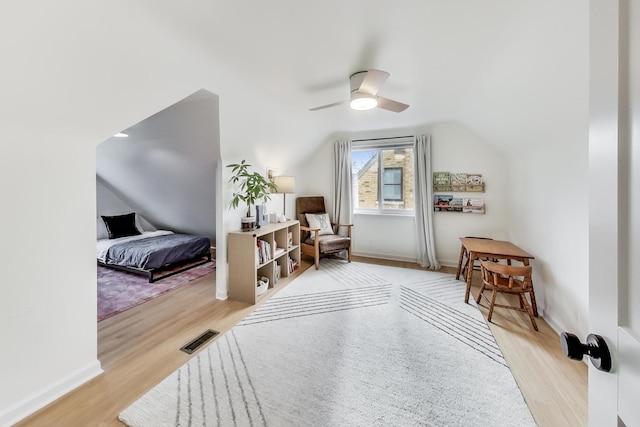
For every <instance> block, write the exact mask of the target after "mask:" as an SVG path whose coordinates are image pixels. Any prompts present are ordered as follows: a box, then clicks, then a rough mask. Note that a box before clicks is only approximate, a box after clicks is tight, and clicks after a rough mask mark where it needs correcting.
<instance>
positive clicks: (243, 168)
mask: <svg viewBox="0 0 640 427" xmlns="http://www.w3.org/2000/svg"><path fill="white" fill-rule="evenodd" d="M227 167H228V168H231V173H232V174H233V176H232V177H231V178H230V179H229V182H230V183H232V184H235V185H236V187H237V191H236V192H234V193H233V196H232V197H231V202H230V203H229V209H231V208H237V207H238V205H239V204H240V202H244V203H246V205H247V216H246V217H244V218H242V219H241V222H242V231H251V230H255V228H256V217H255V216H251V206H253V205H255V204H256V202H258V201H262V203H265V202H266V201H267V200H271V197H270V196H269V192H270V191H274V192H275V191H277V190H278V186H277V185H275V184H274V183H273V182H271V181H269V180H268V179H266V178H265V177H263V176H262V175H260V174H259V173H258V172H249V168H250V167H251V165H250V164H248V163H247V162H246V161H245V160H243V161H241V162H240V163H232V164H230V165H227Z"/></svg>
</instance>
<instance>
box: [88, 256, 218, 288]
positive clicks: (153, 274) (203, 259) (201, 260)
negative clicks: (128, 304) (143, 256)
mask: <svg viewBox="0 0 640 427" xmlns="http://www.w3.org/2000/svg"><path fill="white" fill-rule="evenodd" d="M208 262H211V251H209V252H207V253H206V254H202V255H198V256H196V257H194V258H191V259H187V260H183V261H178V262H174V263H172V264H165V265H163V266H162V267H160V268H151V269H148V270H145V269H143V268H136V267H127V266H124V265H115V264H105V263H104V262H102V261H100V260H98V265H101V266H102V267H107V268H112V269H114V270H121V271H126V272H127V273H134V274H140V275H142V276H146V277H147V278H148V279H149V283H153V282H157V281H158V280H162V279H166V278H167V277H170V276H173V275H174V274H178V273H182V272H183V271H187V270H190V269H192V268H194V267H198V266H200V265H203V264H206V263H208ZM179 266H183V267H182V268H178V269H177V270H173V268H174V267H179ZM167 270H171V271H169V272H168V273H167V274H162V273H163V272H166V271H167ZM158 274H162V275H161V276H160V277H157V275H158Z"/></svg>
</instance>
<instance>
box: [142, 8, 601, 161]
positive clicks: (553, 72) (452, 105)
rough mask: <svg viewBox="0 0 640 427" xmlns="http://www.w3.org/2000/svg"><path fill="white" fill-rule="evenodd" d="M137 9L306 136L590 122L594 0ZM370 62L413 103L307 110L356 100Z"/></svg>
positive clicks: (514, 132)
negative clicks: (352, 91)
mask: <svg viewBox="0 0 640 427" xmlns="http://www.w3.org/2000/svg"><path fill="white" fill-rule="evenodd" d="M205 3H206V4H205ZM138 7H141V8H145V9H146V10H145V13H147V14H149V15H150V16H152V19H156V20H159V21H160V22H161V23H162V25H163V26H164V27H165V28H166V30H167V31H171V32H173V33H175V34H178V35H179V36H180V37H182V38H183V39H187V40H189V43H190V44H192V45H193V46H195V47H196V48H197V49H199V50H202V51H203V52H205V53H206V55H209V56H210V57H211V58H212V59H215V61H217V62H219V63H222V64H224V66H225V67H227V68H228V71H229V72H231V73H233V75H235V76H237V77H238V79H240V80H241V81H242V82H244V83H243V84H245V85H246V87H247V88H249V89H250V90H251V91H255V92H256V93H259V94H260V95H261V96H264V97H267V98H268V99H271V100H273V106H274V108H286V109H287V110H288V114H291V115H292V119H293V121H302V122H304V123H305V128H306V131H307V132H308V133H309V134H314V135H328V134H330V133H332V132H335V131H351V130H370V129H385V128H398V127H411V126H420V125H425V124H429V123H434V122H440V121H456V122H460V123H462V124H464V125H465V126H467V127H469V128H470V129H471V130H472V131H474V132H475V133H477V134H478V135H480V136H481V137H482V138H483V139H485V140H487V142H489V143H491V144H495V145H496V146H498V147H499V148H501V149H504V150H509V149H512V148H514V147H523V146H530V145H532V144H535V145H536V146H540V145H543V146H544V144H545V141H552V142H549V143H550V144H557V141H558V139H562V138H563V137H569V136H570V135H576V131H575V130H576V128H577V127H581V126H584V125H585V124H586V117H587V113H588V110H587V106H588V104H587V102H588V93H587V88H588V75H587V70H588V13H587V12H588V3H586V2H583V1H581V0H571V1H562V2H558V1H556V0H541V1H535V2H534V1H525V0H483V1H477V0H451V1H442V0H406V1H400V2H392V1H385V0H358V1H344V0H327V1H322V2H301V1H296V0H272V1H270V2H260V1H247V0H244V1H234V2H224V1H211V2H201V1H196V0H190V1H186V2H179V3H176V2H163V3H155V2H154V3H153V5H151V6H142V5H139V6H138ZM367 68H378V69H381V70H385V71H388V72H389V73H390V74H391V76H390V78H389V79H388V80H387V82H386V83H385V84H384V86H383V87H382V88H381V90H380V92H379V93H380V95H382V96H385V97H388V98H392V99H395V100H398V101H401V102H404V103H407V104H409V105H410V107H409V109H407V110H406V111H404V112H402V113H393V112H389V111H384V110H378V109H376V110H372V111H365V112H356V111H352V110H350V109H349V107H348V106H347V105H343V106H339V107H335V108H331V109H327V110H321V111H316V112H310V111H308V110H309V108H311V107H315V106H319V105H324V104H328V103H332V102H336V101H340V100H344V99H347V98H348V96H349V75H350V74H351V73H353V72H355V71H358V70H363V69H367ZM223 104H224V99H222V98H221V105H223ZM222 126H223V128H224V123H223V124H222ZM585 132H586V131H585ZM320 142H321V141H320V140H319V141H318V143H320Z"/></svg>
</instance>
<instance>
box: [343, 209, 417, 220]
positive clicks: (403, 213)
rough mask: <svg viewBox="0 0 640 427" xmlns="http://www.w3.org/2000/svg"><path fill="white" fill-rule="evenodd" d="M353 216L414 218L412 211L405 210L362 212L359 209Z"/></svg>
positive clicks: (362, 210) (371, 210)
mask: <svg viewBox="0 0 640 427" xmlns="http://www.w3.org/2000/svg"><path fill="white" fill-rule="evenodd" d="M353 215H354V216H359V215H362V216H393V217H398V216H399V217H410V218H414V217H415V216H416V215H415V212H414V211H413V210H405V209H397V210H394V209H387V210H378V209H370V210H364V209H360V210H357V211H355V212H354V213H353Z"/></svg>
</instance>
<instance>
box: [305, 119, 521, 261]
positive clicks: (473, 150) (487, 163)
mask: <svg viewBox="0 0 640 427" xmlns="http://www.w3.org/2000/svg"><path fill="white" fill-rule="evenodd" d="M413 134H430V135H431V142H432V148H431V150H432V153H431V154H432V165H433V170H434V171H449V172H469V173H481V174H482V175H483V178H484V179H485V182H486V183H487V185H486V192H485V193H455V194H456V195H457V196H459V197H464V196H468V197H478V198H483V199H485V203H486V209H487V213H486V214H485V215H475V214H463V213H454V212H435V213H434V234H435V242H436V253H437V257H438V259H439V260H440V262H441V263H443V264H444V265H449V266H455V265H457V262H458V255H459V253H460V241H459V240H458V238H459V237H462V236H469V235H473V236H487V237H494V238H505V237H506V236H507V234H508V212H509V209H508V206H507V188H508V179H507V170H506V168H505V161H504V158H503V157H502V155H501V154H500V152H498V151H497V150H496V149H495V148H493V147H492V146H491V145H489V144H488V143H486V142H485V141H483V140H482V139H480V138H479V137H478V136H477V135H475V134H473V133H472V132H471V131H470V130H469V129H467V128H466V127H465V126H463V125H462V124H460V123H456V122H444V123H434V124H428V125H424V126H421V127H419V128H416V129H406V128H405V129H387V130H379V131H375V132H352V133H339V134H335V135H332V136H331V137H330V138H329V139H328V140H327V141H326V143H325V144H324V145H323V146H322V147H321V148H320V149H319V150H318V151H317V152H316V153H314V155H313V156H312V157H311V158H308V159H306V160H305V161H304V162H303V165H304V167H303V168H300V169H299V170H298V171H297V177H296V178H297V182H298V183H299V185H298V194H297V195H300V196H302V195H314V194H318V195H323V196H325V197H326V198H327V200H326V202H327V204H328V205H329V207H328V208H327V209H331V206H332V203H331V198H332V193H333V178H332V176H333V175H332V174H333V141H335V140H336V139H341V138H342V139H363V138H380V137H384V136H401V135H413ZM293 208H294V209H295V206H294V207H293ZM353 223H354V227H353V250H354V253H355V254H356V255H362V256H371V257H377V258H387V259H396V260H402V261H414V262H415V261H416V259H417V258H416V251H417V242H416V238H415V234H416V231H415V222H414V217H413V216H385V215H382V216H381V215H364V214H363V215H355V217H354V220H353Z"/></svg>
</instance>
